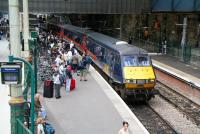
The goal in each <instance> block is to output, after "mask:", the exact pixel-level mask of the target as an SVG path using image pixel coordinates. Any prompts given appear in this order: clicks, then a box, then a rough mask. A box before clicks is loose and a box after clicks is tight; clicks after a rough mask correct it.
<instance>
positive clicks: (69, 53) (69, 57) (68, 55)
mask: <svg viewBox="0 0 200 134" xmlns="http://www.w3.org/2000/svg"><path fill="white" fill-rule="evenodd" d="M66 57H67V60H71V59H72V52H71V51H68V52H67V55H66Z"/></svg>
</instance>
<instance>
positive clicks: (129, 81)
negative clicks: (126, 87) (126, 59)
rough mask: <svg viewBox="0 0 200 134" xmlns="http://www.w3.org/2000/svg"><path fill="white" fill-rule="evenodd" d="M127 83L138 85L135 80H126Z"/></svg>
mask: <svg viewBox="0 0 200 134" xmlns="http://www.w3.org/2000/svg"><path fill="white" fill-rule="evenodd" d="M125 82H126V83H134V84H136V80H135V79H126V80H125Z"/></svg>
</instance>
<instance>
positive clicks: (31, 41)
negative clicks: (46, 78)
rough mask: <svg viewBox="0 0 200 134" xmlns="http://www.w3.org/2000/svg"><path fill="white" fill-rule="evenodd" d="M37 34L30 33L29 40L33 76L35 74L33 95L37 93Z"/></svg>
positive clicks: (34, 32)
mask: <svg viewBox="0 0 200 134" xmlns="http://www.w3.org/2000/svg"><path fill="white" fill-rule="evenodd" d="M37 36H38V34H37V32H36V31H32V32H31V39H29V47H30V49H32V51H33V65H34V74H35V93H37V54H38V45H37Z"/></svg>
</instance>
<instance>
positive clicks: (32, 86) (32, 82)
mask: <svg viewBox="0 0 200 134" xmlns="http://www.w3.org/2000/svg"><path fill="white" fill-rule="evenodd" d="M8 58H9V62H13V61H21V62H23V63H24V64H26V65H27V66H28V69H29V72H30V73H31V132H32V133H33V134H34V131H35V122H34V118H35V108H34V107H35V101H34V96H35V76H34V75H35V74H34V71H33V69H32V65H31V64H30V63H29V62H28V61H26V60H24V59H21V58H18V57H14V56H9V57H8ZM21 114H22V113H21ZM22 117H23V116H22ZM16 132H17V130H16V131H15V132H13V133H12V134H16Z"/></svg>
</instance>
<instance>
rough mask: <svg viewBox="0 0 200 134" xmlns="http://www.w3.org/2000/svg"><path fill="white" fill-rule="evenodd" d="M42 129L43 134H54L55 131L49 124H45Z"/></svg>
mask: <svg viewBox="0 0 200 134" xmlns="http://www.w3.org/2000/svg"><path fill="white" fill-rule="evenodd" d="M43 127H44V133H45V134H55V129H54V128H53V126H52V125H51V124H49V123H47V122H45V124H44V125H43Z"/></svg>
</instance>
